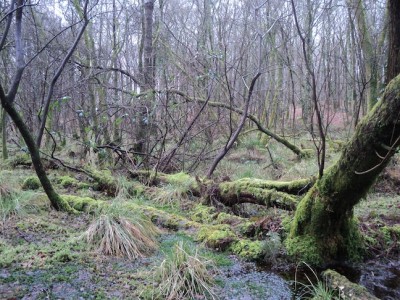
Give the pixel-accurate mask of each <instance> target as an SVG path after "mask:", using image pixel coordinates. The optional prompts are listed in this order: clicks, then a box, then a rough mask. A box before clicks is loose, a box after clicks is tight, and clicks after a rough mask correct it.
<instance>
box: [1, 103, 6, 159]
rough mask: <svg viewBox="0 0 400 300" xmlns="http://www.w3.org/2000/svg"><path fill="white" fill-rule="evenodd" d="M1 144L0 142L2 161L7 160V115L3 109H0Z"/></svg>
mask: <svg viewBox="0 0 400 300" xmlns="http://www.w3.org/2000/svg"><path fill="white" fill-rule="evenodd" d="M0 122H1V126H0V127H1V142H2V147H1V149H2V154H3V160H6V159H7V158H8V150H7V113H6V111H5V110H4V109H1V120H0Z"/></svg>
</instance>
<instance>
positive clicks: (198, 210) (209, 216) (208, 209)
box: [190, 204, 217, 223]
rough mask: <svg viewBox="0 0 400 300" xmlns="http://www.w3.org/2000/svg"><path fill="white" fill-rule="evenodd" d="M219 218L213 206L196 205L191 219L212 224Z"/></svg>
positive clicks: (191, 213)
mask: <svg viewBox="0 0 400 300" xmlns="http://www.w3.org/2000/svg"><path fill="white" fill-rule="evenodd" d="M216 216H217V211H216V209H215V207H213V206H206V205H202V204H199V205H196V206H195V207H194V208H193V209H192V210H191V212H190V218H191V219H192V220H193V221H195V222H200V223H211V222H212V221H213V220H214V219H215V218H216Z"/></svg>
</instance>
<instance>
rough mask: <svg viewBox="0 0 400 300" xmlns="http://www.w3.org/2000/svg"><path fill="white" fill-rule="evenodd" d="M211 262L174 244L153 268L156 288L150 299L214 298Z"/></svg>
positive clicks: (195, 251) (182, 246) (178, 244)
mask: <svg viewBox="0 0 400 300" xmlns="http://www.w3.org/2000/svg"><path fill="white" fill-rule="evenodd" d="M211 268H215V267H214V264H213V262H212V261H211V260H208V259H206V258H204V257H202V256H201V255H200V254H199V252H198V250H197V249H196V250H194V251H193V250H192V251H191V250H190V249H189V247H187V245H185V244H184V243H183V242H178V243H176V244H175V245H174V247H173V249H172V252H171V253H170V254H167V255H166V258H165V259H164V260H163V262H162V263H161V265H160V266H159V267H158V268H157V269H156V275H155V279H156V282H157V283H158V285H156V286H155V287H154V288H153V290H152V292H151V294H150V297H151V299H166V300H172V299H217V296H216V293H215V289H214V284H215V282H214V278H213V276H212V274H211V273H210V269H211Z"/></svg>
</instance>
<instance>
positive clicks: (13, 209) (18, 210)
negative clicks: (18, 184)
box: [0, 184, 34, 225]
mask: <svg viewBox="0 0 400 300" xmlns="http://www.w3.org/2000/svg"><path fill="white" fill-rule="evenodd" d="M33 195H34V194H33V193H32V192H31V191H22V192H21V191H17V190H15V189H13V188H12V187H9V186H7V185H5V184H0V217H1V220H0V222H1V223H2V225H4V223H5V222H6V221H7V220H8V219H9V218H10V217H11V216H13V215H20V214H23V213H24V212H25V210H26V209H27V208H28V207H30V206H31V205H30V204H29V202H30V201H31V200H32V198H33Z"/></svg>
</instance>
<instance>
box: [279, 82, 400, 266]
mask: <svg viewBox="0 0 400 300" xmlns="http://www.w3.org/2000/svg"><path fill="white" fill-rule="evenodd" d="M399 144H400V75H399V76H397V77H396V78H394V79H393V80H392V81H391V82H390V83H389V85H388V86H387V88H386V90H385V93H384V97H383V99H382V100H381V101H380V102H378V103H377V104H376V105H375V106H374V108H373V109H372V110H371V111H370V112H369V114H368V115H367V116H366V117H365V118H364V119H363V120H362V122H361V123H360V124H359V125H358V127H357V129H356V132H355V134H354V136H353V138H352V139H351V140H350V142H349V143H348V144H347V145H346V146H345V148H344V150H343V153H342V155H341V157H340V159H339V160H338V161H337V163H335V164H334V165H333V166H332V167H330V168H329V169H328V170H327V171H326V173H325V174H324V175H323V176H322V178H320V179H319V180H318V181H317V182H316V183H315V185H314V186H313V187H312V188H311V189H310V190H309V192H308V193H307V194H306V196H305V197H304V198H303V199H302V200H301V202H300V203H299V205H298V206H297V210H296V213H295V217H294V220H293V222H292V224H291V229H290V234H289V236H288V238H287V241H286V246H287V249H288V251H289V253H290V254H293V255H299V256H300V257H301V259H304V260H306V261H309V262H311V263H317V264H322V263H325V262H330V261H332V260H336V259H347V258H350V259H352V258H356V257H357V256H358V257H359V256H360V255H361V253H362V246H363V245H362V237H361V235H360V233H359V231H358V228H357V223H356V221H355V220H354V218H353V207H354V206H355V205H356V204H357V203H358V202H359V201H360V199H361V198H363V197H364V196H365V195H366V193H367V192H368V190H369V188H370V187H371V185H372V184H373V183H374V181H375V179H376V178H377V176H378V175H379V173H380V172H381V171H382V170H383V169H384V168H385V166H386V165H387V163H388V162H389V160H390V158H391V157H392V156H393V154H394V153H395V151H396V149H397V148H398V146H399Z"/></svg>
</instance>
